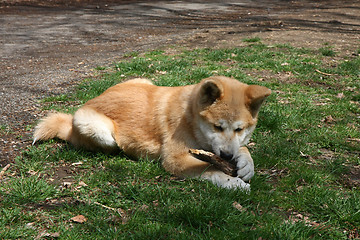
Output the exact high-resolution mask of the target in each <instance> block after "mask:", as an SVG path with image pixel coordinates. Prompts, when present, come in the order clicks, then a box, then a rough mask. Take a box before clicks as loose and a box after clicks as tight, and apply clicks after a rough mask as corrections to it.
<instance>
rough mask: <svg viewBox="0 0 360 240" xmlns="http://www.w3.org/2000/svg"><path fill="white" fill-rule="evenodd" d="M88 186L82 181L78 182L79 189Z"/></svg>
mask: <svg viewBox="0 0 360 240" xmlns="http://www.w3.org/2000/svg"><path fill="white" fill-rule="evenodd" d="M87 186H88V185H87V184H86V183H84V182H83V181H80V182H79V187H87Z"/></svg>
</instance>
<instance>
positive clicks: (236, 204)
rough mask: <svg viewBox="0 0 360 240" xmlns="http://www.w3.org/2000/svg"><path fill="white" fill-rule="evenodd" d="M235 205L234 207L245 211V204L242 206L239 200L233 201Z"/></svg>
mask: <svg viewBox="0 0 360 240" xmlns="http://www.w3.org/2000/svg"><path fill="white" fill-rule="evenodd" d="M232 205H233V207H234V208H236V209H237V210H239V211H240V212H242V211H244V207H243V206H241V204H240V203H238V202H236V201H235V202H233V204H232Z"/></svg>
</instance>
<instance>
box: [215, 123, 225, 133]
mask: <svg viewBox="0 0 360 240" xmlns="http://www.w3.org/2000/svg"><path fill="white" fill-rule="evenodd" d="M214 128H215V129H216V130H218V131H220V132H222V131H224V129H223V128H222V126H220V125H216V124H215V125H214Z"/></svg>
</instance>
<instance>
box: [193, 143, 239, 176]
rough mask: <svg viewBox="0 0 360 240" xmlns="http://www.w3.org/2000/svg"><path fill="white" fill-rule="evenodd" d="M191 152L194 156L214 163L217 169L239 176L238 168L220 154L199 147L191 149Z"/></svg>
mask: <svg viewBox="0 0 360 240" xmlns="http://www.w3.org/2000/svg"><path fill="white" fill-rule="evenodd" d="M189 153H191V154H192V155H193V156H194V157H196V158H197V159H199V160H202V161H205V162H208V163H211V164H212V165H214V167H216V168H217V169H219V170H220V171H222V172H224V173H225V174H227V175H230V176H232V177H236V176H237V169H236V166H235V165H234V164H232V163H230V162H228V161H226V160H224V159H222V158H220V157H219V156H217V155H215V154H213V153H211V152H207V151H204V150H198V149H189Z"/></svg>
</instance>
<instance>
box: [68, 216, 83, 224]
mask: <svg viewBox="0 0 360 240" xmlns="http://www.w3.org/2000/svg"><path fill="white" fill-rule="evenodd" d="M70 220H71V221H73V222H77V223H84V222H86V221H87V218H86V217H84V215H77V216H75V217H73V218H70Z"/></svg>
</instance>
